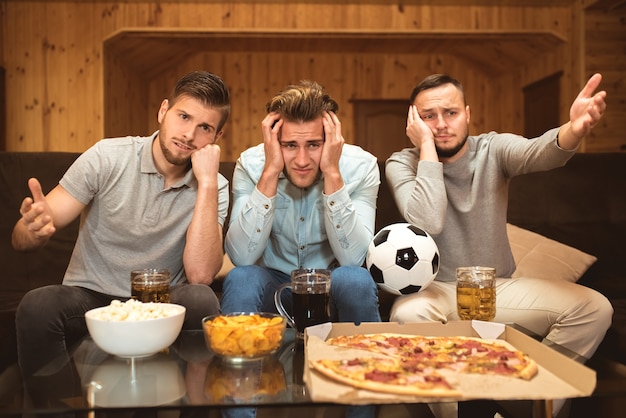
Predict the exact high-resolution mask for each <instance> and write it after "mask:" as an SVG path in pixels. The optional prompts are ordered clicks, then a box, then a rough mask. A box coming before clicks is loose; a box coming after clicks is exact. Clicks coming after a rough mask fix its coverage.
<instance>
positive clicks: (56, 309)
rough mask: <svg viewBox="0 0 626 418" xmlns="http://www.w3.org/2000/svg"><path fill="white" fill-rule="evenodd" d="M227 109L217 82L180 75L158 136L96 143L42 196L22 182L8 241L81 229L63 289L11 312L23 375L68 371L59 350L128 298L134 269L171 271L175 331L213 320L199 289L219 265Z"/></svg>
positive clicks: (19, 244)
mask: <svg viewBox="0 0 626 418" xmlns="http://www.w3.org/2000/svg"><path fill="white" fill-rule="evenodd" d="M229 112H230V98H229V92H228V89H227V88H226V86H225V85H224V83H223V82H222V80H221V79H220V78H219V77H217V76H215V75H213V74H211V73H208V72H200V71H198V72H192V73H189V74H187V75H185V76H184V77H182V78H181V79H180V80H179V81H178V83H177V84H176V86H175V87H174V90H173V92H172V94H171V95H170V97H169V98H168V99H164V100H163V102H162V103H161V107H160V108H159V111H158V116H157V119H158V122H159V124H160V128H159V131H157V132H155V133H154V134H153V135H151V136H149V137H130V136H129V137H125V138H115V139H105V140H102V141H100V142H98V143H97V144H95V145H94V146H93V147H91V148H90V149H88V150H87V151H86V152H85V153H83V154H82V155H81V156H80V157H79V158H78V159H77V160H76V162H75V163H74V164H73V165H72V166H71V167H70V168H69V169H68V171H67V172H66V174H65V175H64V177H63V178H62V179H61V181H60V184H59V185H57V186H56V187H55V188H54V189H53V190H52V191H50V193H48V194H47V195H46V196H44V195H43V193H42V190H41V186H40V184H39V182H38V181H37V179H30V180H29V182H28V185H29V188H30V191H31V193H32V198H31V197H27V198H25V199H24V201H23V203H22V206H21V208H20V213H21V214H22V218H21V219H20V220H19V221H18V222H17V224H16V225H15V229H14V231H13V236H12V240H13V246H14V247H15V248H16V249H18V250H25V251H26V250H33V249H36V248H39V247H41V246H44V245H45V244H46V243H47V241H48V239H49V238H50V237H51V236H52V235H53V234H54V233H55V231H56V230H57V229H60V228H63V227H64V226H66V225H68V224H69V223H70V222H72V221H73V220H74V219H75V218H76V217H78V216H79V215H80V216H81V226H80V232H79V235H78V239H77V242H76V246H75V248H74V252H73V254H72V258H71V260H70V263H69V266H68V268H67V271H66V273H65V277H64V279H63V284H62V285H51V286H46V287H42V288H38V289H34V290H32V291H30V292H29V293H27V294H26V295H25V296H24V298H23V299H22V301H21V303H20V305H19V307H18V310H17V315H16V325H17V339H18V360H19V364H20V368H21V370H22V374H23V375H24V376H25V377H28V376H31V375H34V374H41V371H40V369H41V368H42V367H43V366H45V365H46V364H48V363H50V362H51V361H52V360H55V364H59V365H65V364H67V362H68V360H69V354H68V348H69V347H71V346H72V345H73V343H76V342H77V341H79V340H80V339H81V338H82V337H83V336H85V335H87V332H88V331H87V328H86V325H85V320H84V313H85V312H86V311H88V310H90V309H92V308H96V307H100V306H105V305H108V304H109V303H110V302H111V300H113V299H121V300H126V299H128V298H129V296H130V280H129V277H130V276H129V273H130V271H131V270H135V269H138V268H152V267H155V268H167V269H169V271H170V272H171V275H172V287H171V301H172V303H177V304H180V305H183V306H185V307H186V308H187V313H186V317H185V323H184V325H183V327H184V328H197V329H201V327H202V324H201V319H202V317H203V316H206V315H211V314H216V313H218V312H219V301H218V299H217V297H216V295H215V293H214V292H213V290H212V289H211V288H210V287H209V286H208V285H209V284H210V283H211V282H212V281H213V278H214V277H215V275H216V274H217V272H218V271H219V269H220V267H221V264H222V260H223V251H222V226H223V224H224V220H225V218H226V214H227V211H228V205H229V193H228V181H227V180H226V179H225V178H224V177H223V176H222V175H221V174H219V172H218V169H219V160H220V148H219V146H218V145H216V142H217V141H218V139H219V138H220V137H221V136H222V133H223V131H222V128H223V126H224V123H225V122H226V120H227V118H228V115H229ZM59 359H60V360H61V361H60V362H59V361H57V360H59ZM57 371H58V370H46V372H45V374H47V373H54V372H57ZM38 372H39V373H38Z"/></svg>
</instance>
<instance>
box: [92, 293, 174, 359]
mask: <svg viewBox="0 0 626 418" xmlns="http://www.w3.org/2000/svg"><path fill="white" fill-rule="evenodd" d="M158 305H159V309H162V310H163V311H166V312H167V316H166V317H163V318H150V319H141V320H120V319H102V318H101V316H102V311H105V310H108V309H109V308H110V306H103V307H101V308H96V309H92V310H90V311H88V312H87V313H85V321H86V322H87V329H88V330H89V334H90V335H91V338H93V340H94V342H95V343H96V345H97V346H98V347H100V349H102V350H103V351H105V352H107V353H109V354H113V355H116V356H119V357H125V358H130V357H147V356H151V355H153V354H156V353H158V352H159V351H161V350H164V349H166V348H167V347H169V346H170V345H171V344H172V343H173V342H174V341H175V340H176V338H177V337H178V334H179V333H180V330H181V329H182V326H183V321H184V319H185V307H184V306H181V305H176V304H172V303H160V304H158Z"/></svg>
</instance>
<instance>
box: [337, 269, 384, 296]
mask: <svg viewBox="0 0 626 418" xmlns="http://www.w3.org/2000/svg"><path fill="white" fill-rule="evenodd" d="M333 286H335V287H340V288H345V289H347V290H348V291H349V290H350V289H352V290H356V289H376V283H375V282H374V280H373V279H372V276H371V275H370V273H369V272H368V271H367V270H366V269H364V268H363V267H354V266H344V267H338V268H336V269H335V270H333V272H332V274H331V288H332V287H333Z"/></svg>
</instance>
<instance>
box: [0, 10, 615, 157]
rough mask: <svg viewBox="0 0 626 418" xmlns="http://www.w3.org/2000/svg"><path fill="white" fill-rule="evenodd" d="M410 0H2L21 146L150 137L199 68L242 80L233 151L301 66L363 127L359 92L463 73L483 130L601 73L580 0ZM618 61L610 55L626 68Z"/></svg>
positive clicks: (10, 113)
mask: <svg viewBox="0 0 626 418" xmlns="http://www.w3.org/2000/svg"><path fill="white" fill-rule="evenodd" d="M590 1H591V0H590ZM614 1H617V0H614ZM409 3H410V4H405V3H398V2H397V1H392V0H371V1H367V0H365V1H359V2H356V1H351V0H337V1H334V2H330V1H326V2H324V1H323V2H318V1H314V0H301V1H297V2H296V1H288V0H282V1H281V0H273V1H269V0H267V1H264V0H261V1H255V2H252V1H244V0H231V1H219V0H206V1H197V0H188V1H184V0H179V1H174V0H170V1H168V0H165V1H159V2H157V1H140V0H126V1H123V2H121V1H120V2H118V1H105V0H98V1H81V2H78V1H53V0H51V1H32V0H23V1H11V0H4V1H2V0H0V7H1V9H0V12H1V13H0V19H1V21H0V31H1V35H0V40H2V47H1V48H0V51H1V52H2V62H3V63H4V64H5V68H6V71H7V148H8V149H9V150H33V151H35V150H63V151H83V150H85V149H86V148H87V147H89V146H90V145H91V144H93V143H94V142H95V141H97V140H99V139H100V138H101V137H103V136H104V135H105V134H107V135H108V134H109V133H112V134H116V135H118V134H149V133H151V132H152V129H154V128H155V121H156V106H158V103H160V101H161V100H162V98H163V97H165V96H166V95H167V94H168V93H169V89H170V88H171V85H172V84H173V82H174V81H175V80H176V79H177V78H178V77H179V76H180V75H182V73H184V72H186V71H189V70H192V69H197V68H206V69H211V70H212V71H215V72H216V73H218V74H220V75H221V76H222V77H223V78H224V79H225V81H226V82H227V84H228V85H229V86H230V88H231V91H232V94H233V112H232V118H231V120H230V122H229V124H228V126H227V137H226V138H225V141H224V144H225V145H223V146H224V148H225V149H224V151H225V152H223V155H224V156H225V157H226V158H228V159H232V158H234V157H235V156H236V155H237V153H238V152H239V151H240V150H241V149H243V148H245V147H246V146H248V145H251V144H253V143H256V142H258V140H259V138H260V137H259V128H258V124H259V123H260V120H261V119H262V116H263V107H264V104H265V101H266V100H267V99H268V98H269V97H270V96H271V95H272V94H274V93H275V92H276V91H278V90H279V89H281V88H282V87H284V85H285V84H286V83H288V82H291V81H297V80H299V79H302V78H307V77H311V78H316V79H318V81H320V82H322V83H323V84H325V85H326V87H327V88H328V89H329V91H330V92H331V94H333V96H335V97H336V98H337V99H338V100H339V101H340V104H341V106H342V108H341V116H342V121H343V123H344V126H345V127H346V134H347V135H352V134H353V133H352V131H353V130H354V126H353V125H354V121H353V119H352V110H351V109H352V106H351V105H350V104H349V101H350V99H354V98H357V99H403V98H405V97H406V95H407V93H408V92H410V89H411V88H412V87H413V85H414V84H415V83H416V82H417V81H419V80H420V79H421V78H422V77H423V76H425V75H427V74H428V73H431V72H450V73H452V75H454V76H456V77H458V78H459V79H460V80H461V81H462V82H463V83H464V85H465V87H466V90H467V93H468V98H469V99H470V100H471V105H472V127H471V129H472V131H473V132H474V131H476V132H474V133H478V132H477V131H483V130H488V129H496V130H507V131H513V132H521V131H522V129H523V114H522V113H523V100H522V94H521V91H522V86H524V85H527V84H530V83H532V82H534V81H536V80H539V79H541V78H543V77H545V76H547V75H549V74H552V73H555V72H557V71H563V74H564V76H563V80H564V81H563V85H562V86H561V87H562V88H561V94H562V97H561V102H562V103H571V100H572V99H573V97H575V95H576V94H577V92H578V90H579V89H580V87H581V85H582V84H581V83H582V82H583V77H582V76H581V75H582V74H584V75H585V76H586V73H588V72H589V71H588V70H587V69H586V67H585V62H584V60H585V57H584V56H583V54H582V53H580V50H581V48H583V47H584V45H583V42H582V41H581V39H584V36H583V35H582V34H581V33H580V30H581V27H582V26H583V25H584V24H585V19H584V16H582V13H583V11H582V9H581V7H583V6H581V5H580V4H579V3H578V2H576V1H574V0H559V1H553V2H550V6H543V2H541V1H539V0H527V1H524V0H519V1H518V0H511V1H508V2H507V4H506V6H500V2H498V1H495V0H470V1H466V2H460V1H453V0H449V1H448V0H442V1H439V2H436V3H434V2H426V1H424V2H422V1H415V2H413V1H412V2H409ZM461 3H462V4H461ZM468 3H469V5H468ZM431 4H433V5H431ZM591 4H593V2H591ZM589 5H590V4H589V2H587V3H585V4H584V6H589ZM524 6H525V7H524ZM598 13H605V12H604V11H603V10H602V9H600V10H599V11H598ZM612 13H614V11H613V12H612ZM587 24H588V22H587ZM614 24H616V23H614ZM142 33H143V35H145V34H150V35H151V36H149V37H146V36H143V37H142V36H138V37H134V36H135V35H137V34H140V35H141V34H142ZM158 33H162V36H161V37H159V36H157V35H156V34H158ZM251 33H257V34H258V35H259V36H257V37H251V36H249V35H250V34H251ZM174 34H177V35H175V36H173V35H174ZM179 34H183V35H184V36H180V35H179ZM190 34H191V35H193V36H189V35H190ZM198 34H200V35H201V36H197V35H198ZM337 34H339V35H341V36H339V37H338V36H337ZM131 35H132V36H131ZM607 36H608V37H609V38H610V42H611V43H617V44H618V45H619V43H620V42H622V41H621V40H620V38H619V37H617V39H616V38H615V36H614V34H607ZM117 37H120V38H117ZM116 39H117V40H116ZM122 41H123V42H122ZM124 43H126V44H124ZM603 48H605V47H603ZM622 48H623V44H622ZM600 50H602V49H600ZM607 51H611V49H610V48H608V49H607ZM613 51H614V50H613ZM614 61H616V60H615V59H614V60H612V61H611V62H603V63H599V64H598V65H599V66H602V65H604V64H607V65H611V66H613V67H610V68H618V69H620V68H621V70H622V71H623V67H620V64H616V63H615V62H614ZM594 65H595V64H594ZM213 69H215V70H213ZM611 71H612V70H611ZM616 72H617V70H616ZM605 78H606V77H605ZM607 88H608V87H607ZM615 107H617V108H619V104H618V105H617V106H615ZM622 112H623V104H622ZM561 118H562V119H566V118H567V109H566V108H565V107H563V109H562V110H561ZM605 123H606V124H607V129H609V131H608V132H611V133H612V134H614V133H616V132H617V129H612V130H611V124H615V122H614V121H613V119H612V118H611V119H610V120H609V119H608V118H607V120H606V122H605ZM348 140H349V141H350V139H348ZM608 141H611V138H609V139H608ZM223 158H224V157H223Z"/></svg>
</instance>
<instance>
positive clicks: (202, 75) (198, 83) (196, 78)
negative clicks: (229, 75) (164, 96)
mask: <svg viewBox="0 0 626 418" xmlns="http://www.w3.org/2000/svg"><path fill="white" fill-rule="evenodd" d="M182 96H187V97H191V98H193V99H196V100H198V101H200V102H201V103H202V104H204V105H205V106H209V107H213V108H215V109H217V110H218V111H220V112H221V113H222V120H221V121H220V124H219V126H218V127H217V131H218V132H219V131H220V130H221V129H222V127H223V126H224V124H225V123H226V120H227V119H228V115H229V114H230V93H229V92H228V88H227V87H226V85H225V84H224V82H223V81H222V79H221V78H220V77H219V76H217V75H215V74H212V73H209V72H207V71H192V72H190V73H188V74H186V75H184V76H183V77H182V78H181V79H180V80H178V82H177V83H176V85H175V86H174V89H173V90H172V93H171V95H170V98H169V102H170V106H173V105H174V103H176V101H178V99H180V98H181V97H182Z"/></svg>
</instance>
